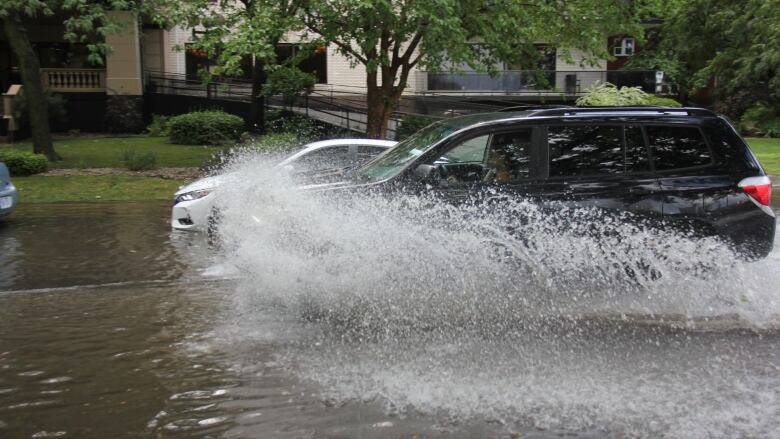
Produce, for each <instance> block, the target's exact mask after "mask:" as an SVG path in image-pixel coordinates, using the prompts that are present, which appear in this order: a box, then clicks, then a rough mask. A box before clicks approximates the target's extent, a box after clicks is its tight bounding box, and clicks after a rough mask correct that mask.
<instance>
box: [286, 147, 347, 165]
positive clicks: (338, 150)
mask: <svg viewBox="0 0 780 439" xmlns="http://www.w3.org/2000/svg"><path fill="white" fill-rule="evenodd" d="M349 165H350V154H349V146H346V145H344V146H333V147H330V148H322V149H318V150H316V151H312V152H310V153H308V154H306V155H304V156H303V157H300V158H299V159H298V160H296V161H295V162H294V164H293V166H295V169H296V170H302V171H320V170H326V169H334V168H343V167H345V166H349Z"/></svg>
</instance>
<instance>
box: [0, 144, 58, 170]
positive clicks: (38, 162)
mask: <svg viewBox="0 0 780 439" xmlns="http://www.w3.org/2000/svg"><path fill="white" fill-rule="evenodd" d="M0 162H3V163H5V165H6V166H8V170H9V171H11V175H33V174H40V173H41V172H46V168H47V166H48V164H49V162H48V160H46V157H45V156H43V155H41V154H33V153H31V152H21V151H15V150H2V149H0Z"/></svg>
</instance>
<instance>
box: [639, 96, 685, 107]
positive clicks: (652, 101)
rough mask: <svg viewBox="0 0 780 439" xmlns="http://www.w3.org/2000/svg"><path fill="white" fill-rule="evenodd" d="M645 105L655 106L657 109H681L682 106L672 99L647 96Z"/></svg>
mask: <svg viewBox="0 0 780 439" xmlns="http://www.w3.org/2000/svg"><path fill="white" fill-rule="evenodd" d="M645 105H655V106H657V107H677V108H679V107H682V104H681V103H679V102H677V101H676V100H674V99H672V98H665V97H661V96H654V95H648V96H647V101H646V104H645Z"/></svg>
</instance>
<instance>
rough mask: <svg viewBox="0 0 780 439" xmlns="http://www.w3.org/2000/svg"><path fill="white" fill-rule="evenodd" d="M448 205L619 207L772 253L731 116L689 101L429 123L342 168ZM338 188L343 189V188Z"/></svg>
mask: <svg viewBox="0 0 780 439" xmlns="http://www.w3.org/2000/svg"><path fill="white" fill-rule="evenodd" d="M354 179H355V181H354V182H353V183H357V186H359V187H364V188H365V187H374V188H379V189H383V190H385V189H392V190H397V189H398V188H400V187H403V188H406V189H408V188H410V187H416V188H418V190H427V191H434V192H436V193H437V194H440V195H441V196H442V197H444V198H446V199H448V200H450V201H454V202H457V201H458V200H460V199H467V198H469V197H472V196H473V195H474V194H476V193H484V192H485V189H489V192H490V193H492V194H500V196H499V197H498V198H499V199H500V198H502V197H503V198H514V197H523V198H529V199H535V200H538V201H540V202H543V203H548V204H551V203H554V204H558V205H565V206H578V207H595V208H601V209H606V210H617V211H621V212H622V211H625V212H631V213H632V214H636V215H637V216H640V217H644V218H651V219H653V220H654V221H656V222H657V223H658V224H662V225H665V226H666V225H672V226H674V227H679V228H684V229H685V230H687V231H695V232H696V233H697V234H701V235H705V236H717V237H719V238H721V239H723V240H725V241H727V242H728V243H730V244H731V245H733V246H734V248H735V249H736V250H738V252H739V253H740V254H742V255H745V256H746V257H748V258H760V257H765V256H766V255H767V254H769V252H770V251H771V250H772V245H773V241H774V233H775V224H776V219H775V214H774V213H773V211H772V209H771V208H770V199H769V198H770V195H771V182H770V180H769V178H768V177H767V175H766V174H765V172H764V171H763V169H762V168H761V166H760V164H759V163H758V160H757V159H756V158H755V156H754V155H753V154H752V152H751V151H750V149H749V148H748V146H747V144H746V143H745V141H744V140H743V139H742V138H741V137H740V136H739V134H738V133H737V132H736V130H735V129H734V128H733V126H732V125H731V123H730V122H729V121H728V120H727V119H726V118H724V117H722V116H718V115H716V114H715V113H712V112H711V111H708V110H705V109H699V108H660V107H633V108H627V107H618V108H603V107H602V108H555V109H539V110H529V111H523V112H514V113H492V114H482V115H470V116H464V117H458V118H453V119H448V120H444V121H440V122H437V123H435V124H432V125H430V126H428V127H426V128H424V129H423V130H421V131H419V132H418V133H416V134H415V135H413V136H412V137H410V138H409V139H407V140H405V141H403V142H401V143H399V144H398V145H397V146H396V147H394V148H392V149H391V150H389V151H388V152H386V153H384V154H382V155H380V156H379V157H377V158H376V159H374V160H373V161H371V162H369V163H368V164H366V165H365V166H364V167H362V168H361V169H359V170H357V171H356V172H355V174H354ZM349 186H351V187H354V186H355V185H354V184H350V185H349Z"/></svg>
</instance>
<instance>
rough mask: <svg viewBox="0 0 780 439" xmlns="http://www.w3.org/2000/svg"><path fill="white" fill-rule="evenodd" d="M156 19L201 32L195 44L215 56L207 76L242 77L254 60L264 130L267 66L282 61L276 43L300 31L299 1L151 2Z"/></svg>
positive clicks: (256, 109) (258, 121)
mask: <svg viewBox="0 0 780 439" xmlns="http://www.w3.org/2000/svg"><path fill="white" fill-rule="evenodd" d="M145 8H146V10H147V11H148V12H149V13H150V14H152V17H153V19H154V20H155V21H157V22H159V23H161V24H166V25H180V26H184V27H187V28H193V29H196V32H194V34H193V40H192V43H191V44H192V46H193V47H194V48H197V49H200V50H203V51H204V52H206V53H207V54H209V56H212V57H213V58H214V61H215V63H214V67H213V68H212V70H211V71H210V72H202V73H204V75H206V76H212V75H213V76H219V75H228V76H237V75H241V74H242V73H243V67H244V61H245V60H246V59H247V57H249V58H250V59H251V60H252V106H251V107H252V114H251V115H250V119H251V120H252V123H253V124H255V125H256V126H257V127H258V128H260V129H262V127H263V125H264V123H263V103H262V93H261V89H262V84H263V83H264V82H265V81H266V76H267V74H266V65H267V64H268V63H271V62H274V61H275V59H276V45H277V43H279V41H281V40H282V38H283V36H284V34H285V32H287V31H290V30H295V29H296V24H297V23H298V20H297V19H296V11H297V1H296V0H218V1H217V2H214V1H213V0H147V2H146V3H145Z"/></svg>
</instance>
